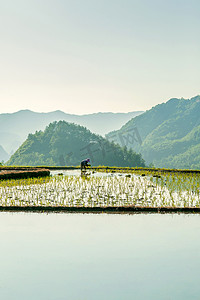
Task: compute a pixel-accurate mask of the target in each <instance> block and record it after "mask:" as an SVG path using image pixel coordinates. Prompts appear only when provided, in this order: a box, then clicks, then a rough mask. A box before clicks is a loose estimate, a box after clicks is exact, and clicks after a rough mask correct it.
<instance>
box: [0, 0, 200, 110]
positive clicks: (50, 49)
mask: <svg viewBox="0 0 200 300" xmlns="http://www.w3.org/2000/svg"><path fill="white" fill-rule="evenodd" d="M199 15H200V1H199V0H185V1H184V0H99V1H95V0H93V1H92V0H85V1H83V0H79V1H78V0H73V1H72V0H70V1H68V0H54V1H53V0H12V1H11V0H4V1H2V0H0V101H1V102H0V103H1V107H0V113H3V112H14V111H17V110H20V109H31V110H34V111H52V110H57V109H59V110H63V111H65V112H67V113H75V114H85V113H92V112H98V111H102V112H103V111H113V112H128V111H134V110H146V109H149V108H151V107H152V106H154V105H156V104H158V103H161V102H165V101H167V100H168V99H170V98H173V97H178V98H180V97H184V98H191V97H193V96H196V95H197V94H200V82H199V81H200V38H199V37H200V17H199Z"/></svg>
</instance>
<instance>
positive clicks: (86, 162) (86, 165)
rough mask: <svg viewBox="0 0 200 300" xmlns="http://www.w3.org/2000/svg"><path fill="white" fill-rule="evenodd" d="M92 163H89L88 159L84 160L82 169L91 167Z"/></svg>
mask: <svg viewBox="0 0 200 300" xmlns="http://www.w3.org/2000/svg"><path fill="white" fill-rule="evenodd" d="M89 166H90V164H89V163H88V161H87V159H84V160H82V162H81V169H86V167H89Z"/></svg>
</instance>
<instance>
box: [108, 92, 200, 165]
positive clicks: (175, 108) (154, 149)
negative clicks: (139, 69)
mask: <svg viewBox="0 0 200 300" xmlns="http://www.w3.org/2000/svg"><path fill="white" fill-rule="evenodd" d="M135 130H137V132H138V134H139V137H140V140H141V142H139V140H137V137H136V135H135V140H134V138H132V140H131V139H130V136H131V134H132V136H133V135H134V134H135V132H134V131H135ZM128 136H129V139H127V137H128ZM106 137H107V138H108V139H109V140H115V141H116V142H118V143H119V144H121V145H122V142H123V141H124V144H126V145H127V146H128V147H129V148H132V149H134V150H135V151H137V152H140V153H141V154H142V156H143V157H144V159H145V161H146V162H147V163H148V164H149V163H153V164H154V165H155V166H156V167H169V168H188V169H200V96H196V97H193V98H191V99H183V98H181V99H177V98H172V99H170V100H169V101H167V102H166V103H162V104H159V105H156V106H155V107H152V108H151V109H150V110H148V111H146V112H145V113H143V114H142V115H139V116H136V117H135V118H134V119H132V120H130V121H128V122H127V123H126V124H125V125H124V126H122V128H121V129H120V130H117V131H113V132H110V133H109V134H107V135H106ZM131 142H132V143H131Z"/></svg>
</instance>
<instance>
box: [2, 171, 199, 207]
mask: <svg viewBox="0 0 200 300" xmlns="http://www.w3.org/2000/svg"><path fill="white" fill-rule="evenodd" d="M51 173H52V175H53V176H52V177H51V178H41V179H26V180H10V181H7V182H6V181H4V182H1V185H0V197H1V198H0V201H1V202H0V204H1V205H2V206H53V207H55V206H63V207H65V206H66V207H119V206H136V207H137V206H143V207H165V206H168V207H199V206H200V195H199V175H192V176H191V175H184V174H181V175H180V174H176V175H175V176H174V175H173V174H170V175H166V174H165V175H164V176H159V177H153V176H151V175H148V176H141V175H136V174H133V173H129V174H128V173H127V174H126V173H96V172H94V173H93V172H91V171H90V172H88V175H87V176H81V175H80V174H81V172H80V170H72V171H64V170H59V171H52V172H51ZM61 173H62V174H63V175H58V174H61Z"/></svg>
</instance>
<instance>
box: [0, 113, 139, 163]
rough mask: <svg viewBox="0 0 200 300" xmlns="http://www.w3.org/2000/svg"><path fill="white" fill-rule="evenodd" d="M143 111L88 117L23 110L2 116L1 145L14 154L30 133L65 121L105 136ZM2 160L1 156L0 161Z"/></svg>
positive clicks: (0, 127) (0, 122)
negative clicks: (52, 123) (50, 124)
mask: <svg viewBox="0 0 200 300" xmlns="http://www.w3.org/2000/svg"><path fill="white" fill-rule="evenodd" d="M141 113H142V112H141V111H136V112H129V113H110V112H108V113H94V114H88V115H73V114H67V113H64V112H62V111H60V110H57V111H53V112H49V113H38V112H33V111H30V110H21V111H18V112H16V113H9V114H5V113H4V114H0V145H1V146H2V147H3V148H4V149H5V150H6V152H8V153H11V152H12V153H13V152H14V151H15V150H16V149H17V148H18V147H19V146H20V145H21V144H22V143H23V142H24V141H25V139H26V138H27V136H28V134H29V133H35V131H36V130H44V129H45V127H46V126H47V125H48V124H49V123H51V122H54V121H60V120H65V121H67V122H72V123H76V124H79V125H82V126H85V127H87V128H88V129H90V130H91V131H92V132H94V133H97V134H101V135H104V134H106V133H108V132H109V131H111V130H114V129H118V128H120V127H121V126H122V125H123V124H125V123H126V122H127V121H128V120H130V119H132V118H133V117H135V116H137V115H139V114H141ZM1 160H2V158H1V155H0V161H1Z"/></svg>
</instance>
